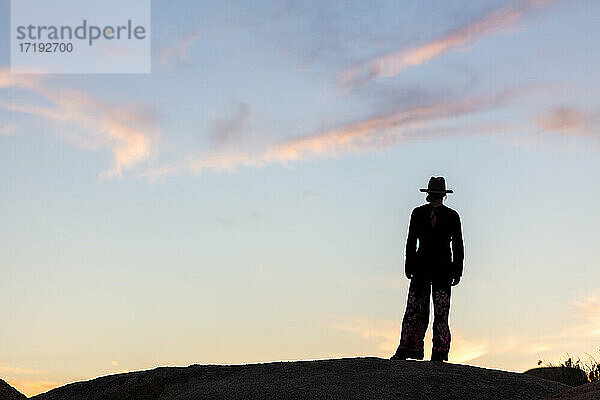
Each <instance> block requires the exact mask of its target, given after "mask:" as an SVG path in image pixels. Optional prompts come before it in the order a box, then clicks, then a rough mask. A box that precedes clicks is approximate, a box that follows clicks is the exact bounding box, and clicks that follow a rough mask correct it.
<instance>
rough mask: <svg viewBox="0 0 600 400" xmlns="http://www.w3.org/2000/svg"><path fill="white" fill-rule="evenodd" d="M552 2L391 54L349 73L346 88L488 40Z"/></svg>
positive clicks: (536, 2) (539, 1)
mask: <svg viewBox="0 0 600 400" xmlns="http://www.w3.org/2000/svg"><path fill="white" fill-rule="evenodd" d="M552 1H553V0H527V1H520V2H518V3H516V4H512V5H510V6H507V7H504V8H500V9H498V10H495V11H493V12H491V13H489V14H486V15H484V16H483V17H482V18H480V19H478V20H476V21H473V22H471V23H469V24H467V25H464V26H461V27H459V28H457V29H455V30H453V31H451V32H449V33H448V34H446V35H444V36H442V37H440V38H436V39H434V40H431V41H429V42H427V43H424V44H421V45H417V46H414V47H409V48H407V49H403V50H400V51H397V52H392V53H389V54H386V55H383V56H380V57H376V58H375V59H373V60H369V61H367V62H365V63H363V64H360V65H358V66H355V67H353V68H351V69H348V70H346V71H345V72H344V73H343V74H342V77H341V81H342V83H343V84H344V85H349V86H355V85H360V84H364V83H366V82H368V81H370V80H372V79H375V78H377V77H379V76H384V77H390V76H395V75H398V74H399V73H401V72H402V71H404V70H405V69H407V68H409V67H415V66H418V65H421V64H424V63H426V62H429V61H431V60H433V59H435V58H437V57H440V56H442V55H443V54H445V53H447V52H450V51H453V50H460V49H464V48H465V47H466V46H468V45H469V44H471V43H473V42H475V41H476V40H479V39H481V38H483V37H485V36H488V35H491V34H493V33H495V32H498V31H500V30H502V29H504V28H505V27H507V26H509V25H511V24H513V23H515V22H516V21H518V20H519V19H520V18H521V17H523V16H524V15H525V14H526V13H528V12H530V11H532V10H534V9H537V8H540V7H542V6H545V5H547V4H549V3H551V2H552Z"/></svg>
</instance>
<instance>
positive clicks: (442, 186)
mask: <svg viewBox="0 0 600 400" xmlns="http://www.w3.org/2000/svg"><path fill="white" fill-rule="evenodd" d="M419 190H420V191H421V192H427V193H435V194H446V193H454V191H453V190H451V189H446V180H445V179H444V177H443V176H438V177H435V176H432V177H431V178H430V179H429V184H428V185H427V189H419Z"/></svg>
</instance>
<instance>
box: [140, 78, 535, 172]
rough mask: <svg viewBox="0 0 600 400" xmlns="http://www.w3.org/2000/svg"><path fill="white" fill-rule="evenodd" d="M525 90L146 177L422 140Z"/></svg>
mask: <svg viewBox="0 0 600 400" xmlns="http://www.w3.org/2000/svg"><path fill="white" fill-rule="evenodd" d="M525 90H526V89H517V90H507V91H504V92H502V93H500V94H498V95H495V96H478V97H477V96H476V97H468V98H464V99H457V100H452V101H441V102H437V103H434V104H430V105H424V106H417V107H413V108H410V109H399V110H397V111H395V112H391V113H388V114H385V115H380V116H374V117H371V118H367V119H365V120H360V121H356V122H353V123H349V124H347V125H344V126H341V127H340V128H337V129H331V130H326V131H322V132H318V133H315V134H312V135H306V136H299V137H293V138H290V139H287V140H284V141H281V142H277V143H272V144H270V145H267V146H266V147H265V148H264V149H263V150H262V151H256V152H248V151H236V150H230V149H226V150H223V151H219V150H217V151H215V152H212V153H208V154H195V155H192V156H190V157H188V158H187V159H186V160H185V161H182V162H180V163H178V164H175V165H167V166H163V167H161V168H160V169H155V170H150V171H148V172H147V173H146V177H147V178H148V179H149V180H150V181H154V180H156V179H158V178H160V177H162V176H167V175H172V174H177V173H182V172H186V171H189V172H192V173H195V174H201V173H203V172H206V171H213V172H223V171H233V170H235V169H236V168H238V167H254V168H262V167H264V166H266V165H269V164H282V165H288V164H289V163H290V162H294V161H303V160H308V159H315V158H331V157H337V156H339V155H341V154H343V153H347V152H362V151H369V150H376V149H384V148H387V147H390V146H395V145H399V144H402V143H405V142H407V141H412V140H418V139H419V138H420V134H421V133H422V134H424V135H425V137H427V138H430V137H432V136H436V135H438V136H439V135H444V134H445V132H446V131H445V130H444V129H439V130H438V131H435V130H433V129H432V127H433V125H434V124H435V123H438V122H443V121H447V120H454V119H456V118H459V117H462V116H466V115H469V114H473V113H477V112H483V111H487V110H490V109H493V108H496V107H499V106H501V105H503V104H505V103H506V102H507V101H508V100H510V99H513V98H514V97H516V96H519V95H521V94H522V93H523V92H524V91H525Z"/></svg>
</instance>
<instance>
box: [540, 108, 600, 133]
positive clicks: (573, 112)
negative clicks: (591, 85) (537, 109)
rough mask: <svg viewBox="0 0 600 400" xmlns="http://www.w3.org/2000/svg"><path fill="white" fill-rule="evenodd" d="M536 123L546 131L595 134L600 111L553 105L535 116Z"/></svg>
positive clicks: (597, 129)
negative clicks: (590, 111)
mask: <svg viewBox="0 0 600 400" xmlns="http://www.w3.org/2000/svg"><path fill="white" fill-rule="evenodd" d="M537 124H538V126H539V127H540V128H541V129H542V130H544V131H547V132H556V133H567V134H574V135H591V134H597V133H600V113H589V112H585V111H581V110H577V109H575V108H571V107H553V108H551V109H549V110H547V111H546V112H544V113H543V114H542V115H540V116H539V117H538V118H537Z"/></svg>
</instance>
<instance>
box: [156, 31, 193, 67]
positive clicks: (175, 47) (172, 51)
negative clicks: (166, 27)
mask: <svg viewBox="0 0 600 400" xmlns="http://www.w3.org/2000/svg"><path fill="white" fill-rule="evenodd" d="M201 35H202V33H201V32H200V31H193V32H190V33H188V34H187V35H185V36H183V37H181V38H178V39H177V40H176V41H175V42H174V43H173V44H171V45H170V46H165V47H160V48H159V49H158V56H159V59H160V62H161V63H162V64H163V65H166V66H170V67H172V66H175V65H177V64H181V63H184V62H186V61H187V60H188V59H189V58H190V47H191V46H192V45H193V44H194V43H195V42H196V41H197V40H198V38H200V36H201Z"/></svg>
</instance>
